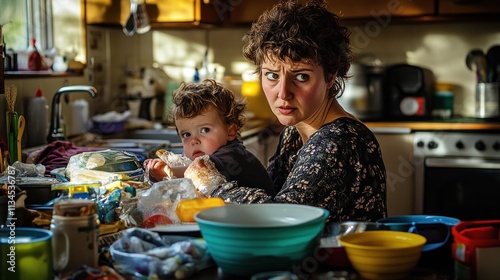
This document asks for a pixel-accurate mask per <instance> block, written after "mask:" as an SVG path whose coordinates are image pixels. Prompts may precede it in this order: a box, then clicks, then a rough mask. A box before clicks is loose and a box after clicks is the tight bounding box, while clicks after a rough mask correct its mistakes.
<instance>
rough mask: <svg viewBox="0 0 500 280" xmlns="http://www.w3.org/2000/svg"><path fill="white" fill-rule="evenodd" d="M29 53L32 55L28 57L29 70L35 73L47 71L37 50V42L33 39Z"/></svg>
mask: <svg viewBox="0 0 500 280" xmlns="http://www.w3.org/2000/svg"><path fill="white" fill-rule="evenodd" d="M28 53H29V54H30V55H29V57H28V69H29V70H33V71H39V70H45V69H44V67H43V58H42V55H41V54H40V53H39V52H38V49H37V48H36V40H35V39H34V38H32V39H31V42H30V47H29V49H28Z"/></svg>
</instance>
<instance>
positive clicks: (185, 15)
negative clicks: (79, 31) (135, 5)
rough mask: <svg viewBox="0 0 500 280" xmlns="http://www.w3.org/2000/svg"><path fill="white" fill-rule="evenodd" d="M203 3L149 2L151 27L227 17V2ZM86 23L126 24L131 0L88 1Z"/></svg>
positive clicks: (189, 0)
mask: <svg viewBox="0 0 500 280" xmlns="http://www.w3.org/2000/svg"><path fill="white" fill-rule="evenodd" d="M206 2H207V1H203V0H147V1H145V3H146V10H147V13H148V18H149V22H150V24H151V26H152V27H153V28H154V27H157V28H161V27H169V26H172V27H196V26H199V25H203V24H220V23H222V22H223V21H224V19H225V18H226V14H227V11H228V8H227V7H226V4H224V3H225V2H218V3H219V5H216V4H215V3H206ZM85 11H86V23H87V24H93V25H122V24H123V23H124V22H125V21H126V20H127V18H128V17H129V14H130V0H85Z"/></svg>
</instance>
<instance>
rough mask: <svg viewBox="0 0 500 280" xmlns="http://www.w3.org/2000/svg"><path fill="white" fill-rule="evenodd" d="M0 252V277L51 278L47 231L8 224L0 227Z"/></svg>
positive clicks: (49, 239) (52, 275) (50, 250)
mask: <svg viewBox="0 0 500 280" xmlns="http://www.w3.org/2000/svg"><path fill="white" fill-rule="evenodd" d="M0 253H1V256H2V257H1V259H2V262H0V279H9V280H23V279H41V280H45V279H46V280H52V279H54V273H53V270H52V233H51V232H50V231H48V230H45V229H38V228H24V227H21V228H14V227H8V226H7V227H5V228H3V229H0ZM4 260H5V261H4Z"/></svg>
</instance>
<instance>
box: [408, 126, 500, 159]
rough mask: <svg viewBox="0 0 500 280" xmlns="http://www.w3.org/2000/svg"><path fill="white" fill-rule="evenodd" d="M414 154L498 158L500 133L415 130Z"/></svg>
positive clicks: (499, 156) (499, 154)
mask: <svg viewBox="0 0 500 280" xmlns="http://www.w3.org/2000/svg"><path fill="white" fill-rule="evenodd" d="M413 148H414V155H415V156H417V157H418V156H420V157H429V156H457V157H482V158H500V134H494V133H465V132H462V133H460V132H416V133H415V137H414V144H413Z"/></svg>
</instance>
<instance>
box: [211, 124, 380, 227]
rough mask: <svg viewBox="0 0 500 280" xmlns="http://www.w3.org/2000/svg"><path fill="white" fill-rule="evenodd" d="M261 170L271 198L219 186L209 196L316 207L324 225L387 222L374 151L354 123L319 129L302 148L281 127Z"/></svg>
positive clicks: (371, 139) (293, 133)
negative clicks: (325, 220) (267, 177)
mask: <svg viewBox="0 0 500 280" xmlns="http://www.w3.org/2000/svg"><path fill="white" fill-rule="evenodd" d="M267 170H268V172H269V174H270V175H271V178H272V179H273V181H274V184H275V186H276V188H277V195H276V196H274V197H271V196H268V195H266V192H265V191H264V190H260V189H253V188H247V187H243V186H238V185H237V183H236V182H229V183H226V184H224V185H222V186H220V187H219V188H217V189H215V190H214V191H213V192H212V194H211V196H217V197H221V198H223V199H224V200H225V201H227V202H235V203H296V204H306V205H312V206H317V207H321V208H324V209H327V210H329V211H330V217H329V218H328V221H329V222H342V221H376V220H378V219H381V218H385V217H386V216H387V208H386V171H385V166H384V162H383V161H382V153H381V151H380V146H379V144H378V141H377V139H376V138H375V136H374V135H373V133H372V132H371V131H370V130H369V129H368V128H367V127H366V126H365V125H364V124H362V123H360V122H359V121H356V120H354V119H351V118H339V119H336V120H335V121H333V122H331V123H328V124H325V125H324V126H322V127H321V128H320V129H319V130H318V131H316V132H315V133H313V134H312V135H311V137H310V138H309V140H308V141H307V142H306V143H305V144H303V143H302V140H301V138H300V135H299V133H298V131H297V129H296V128H295V127H293V126H289V127H286V128H285V129H284V130H283V132H282V133H281V135H280V139H279V143H278V147H277V150H276V153H275V154H274V155H273V156H272V157H271V158H270V160H269V167H268V169H267ZM248 172H251V170H248Z"/></svg>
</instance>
